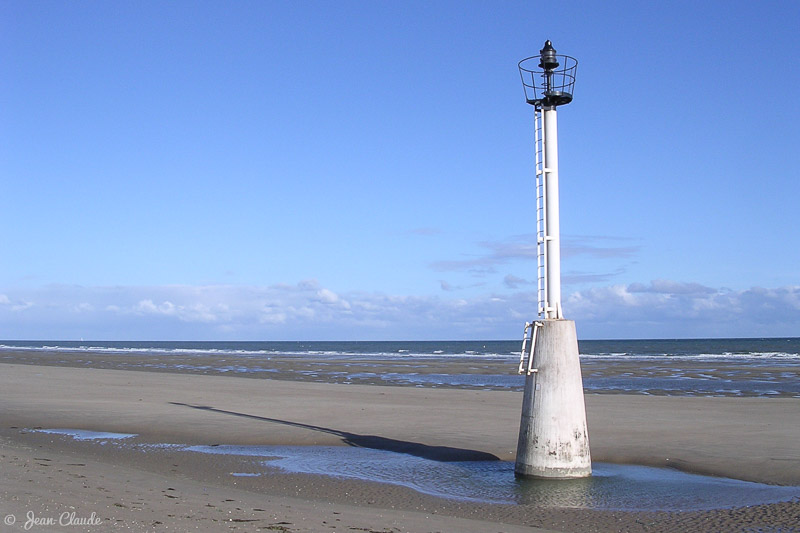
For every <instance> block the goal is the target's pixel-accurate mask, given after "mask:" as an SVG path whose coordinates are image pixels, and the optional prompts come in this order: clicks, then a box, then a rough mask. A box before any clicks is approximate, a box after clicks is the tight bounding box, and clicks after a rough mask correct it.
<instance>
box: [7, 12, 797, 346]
mask: <svg viewBox="0 0 800 533" xmlns="http://www.w3.org/2000/svg"><path fill="white" fill-rule="evenodd" d="M544 6H545V4H543V3H537V2H444V1H442V2H341V1H338V2H233V3H227V2H188V1H177V2H148V1H143V2H55V1H35V2H23V1H7V0H4V1H2V2H0V198H1V199H2V209H1V210H0V249H2V259H0V338H6V339H22V338H33V339H78V338H86V339H98V340H104V339H153V340H155V339H208V340H214V339H242V340H249V339H265V340H280V339H300V340H314V339H330V340H338V339H345V340H349V339H354V340H357V339H506V338H509V339H514V338H517V337H520V336H521V332H522V326H523V324H524V322H525V321H526V320H530V319H532V318H533V317H534V314H535V293H534V289H535V286H534V285H533V283H532V282H533V279H534V277H535V263H534V260H533V258H532V256H531V250H532V249H533V242H534V241H533V240H532V239H533V235H532V234H533V233H534V230H535V227H534V220H535V219H534V216H535V215H534V205H533V109H532V108H531V107H530V106H528V105H526V104H525V101H524V94H523V90H522V86H521V83H520V79H519V74H518V71H517V62H518V61H519V60H520V59H522V58H524V57H527V56H531V55H535V54H537V53H538V51H539V49H540V48H541V47H542V44H543V42H544V40H545V39H551V40H552V41H553V43H554V46H555V47H556V49H557V50H558V52H559V53H564V54H568V55H572V56H575V57H576V58H577V59H578V61H579V66H578V80H577V84H576V87H575V99H574V101H573V102H572V103H571V104H570V105H568V106H566V107H563V108H561V109H560V111H559V149H560V174H561V229H562V238H563V244H562V245H563V252H562V253H563V261H562V268H563V281H564V312H565V315H566V316H567V318H572V319H574V320H576V322H577V326H578V334H579V337H581V338H586V339H591V338H653V337H659V338H660V337H718V336H798V335H800V251H799V249H798V243H800V216H799V215H798V212H799V210H798V207H797V206H798V198H799V197H800V179H799V178H800V171H799V170H798V169H799V168H800V150H799V149H798V146H800V127H798V124H800V103H799V99H798V98H797V95H798V87H800V67H798V61H797V58H798V57H800V41H798V39H797V35H796V29H797V27H798V25H800V3H797V2H788V1H785V2H758V3H753V2H744V1H725V2H722V1H720V2H713V1H712V2H702V3H698V2H661V3H652V2H642V3H639V4H635V3H633V2H613V1H611V2H609V1H604V2H586V1H583V2H569V1H564V2H558V3H557V4H556V8H554V9H553V14H552V17H551V18H552V20H546V19H545V16H547V15H548V14H549V10H548V9H547V8H545V7H544Z"/></svg>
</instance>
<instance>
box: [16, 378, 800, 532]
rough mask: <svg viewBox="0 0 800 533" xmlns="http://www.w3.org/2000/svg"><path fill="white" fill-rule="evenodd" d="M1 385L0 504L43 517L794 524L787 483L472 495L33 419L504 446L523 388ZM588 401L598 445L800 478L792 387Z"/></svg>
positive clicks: (411, 526)
mask: <svg viewBox="0 0 800 533" xmlns="http://www.w3.org/2000/svg"><path fill="white" fill-rule="evenodd" d="M0 401H1V402H2V407H3V409H2V414H1V415H0V438H2V441H0V444H2V450H0V454H2V455H3V462H2V465H3V466H2V470H3V474H2V477H0V480H2V481H0V484H1V485H0V488H1V489H2V500H1V501H2V509H0V510H3V511H5V514H8V513H13V514H15V516H16V517H17V518H18V520H23V519H24V516H25V513H26V512H28V511H33V512H34V513H35V514H37V515H38V514H40V513H41V516H43V517H44V516H51V515H53V513H56V512H57V511H58V512H60V511H61V510H62V509H66V510H69V509H70V506H71V507H72V508H74V509H73V510H74V511H75V512H76V514H77V515H79V516H89V515H90V514H91V513H92V512H95V513H96V514H97V516H98V517H100V519H101V520H102V523H101V524H100V525H91V526H85V530H86V531H103V530H108V531H112V530H144V529H146V530H155V531H167V530H176V529H178V530H187V529H192V530H194V529H195V528H197V529H198V530H200V531H219V530H221V529H222V530H224V529H227V528H234V527H236V528H238V530H240V531H255V530H258V528H261V529H262V530H265V529H266V530H269V529H268V528H271V530H279V531H280V530H284V531H330V530H343V531H348V530H366V531H522V530H525V531H535V530H532V529H531V526H533V527H538V528H546V529H550V530H557V531H742V532H745V531H753V532H755V531H781V532H782V533H785V532H791V531H794V532H798V531H800V528H798V525H797V524H798V523H800V501H798V500H797V499H796V500H795V501H793V502H788V503H780V504H772V505H762V506H754V507H749V508H744V509H722V510H713V511H693V512H669V513H667V512H660V513H653V512H650V513H641V512H611V511H596V510H587V509H552V508H541V507H537V506H536V505H533V504H532V505H501V504H484V503H474V502H463V501H454V500H446V499H442V498H435V497H432V496H426V495H423V494H420V493H418V492H415V491H413V490H411V489H408V488H404V487H398V486H392V485H385V484H377V483H370V482H364V481H356V480H343V479H336V478H330V477H327V476H311V475H299V474H274V475H269V476H259V477H253V478H249V477H246V478H239V477H232V476H231V475H230V473H231V472H236V471H241V470H237V468H241V464H240V463H241V461H242V459H239V458H231V457H217V456H211V457H202V456H197V455H191V456H187V455H186V454H180V453H176V452H172V451H170V450H169V449H168V448H163V449H160V450H156V451H152V452H150V453H143V452H141V451H138V450H136V449H133V448H119V447H114V446H109V445H103V444H100V443H96V442H75V441H73V440H72V439H70V438H69V437H64V436H59V435H49V434H44V433H37V432H31V431H29V430H30V429H32V428H36V427H39V428H72V429H86V430H94V431H113V432H119V433H134V434H136V435H138V437H136V439H137V440H138V442H149V443H183V444H209V445H211V444H261V445H264V444H282V445H351V446H366V447H376V448H382V449H394V450H398V451H405V452H410V453H424V454H428V455H429V456H431V457H432V458H436V457H438V458H439V459H440V460H441V459H446V458H450V459H453V458H461V459H464V458H482V457H486V456H494V457H497V458H500V459H504V460H511V459H513V456H514V451H515V450H514V449H515V445H516V437H517V431H518V424H519V406H520V402H521V395H520V394H519V393H518V392H512V391H486V390H459V389H430V388H415V387H394V386H375V385H338V384H329V383H307V382H297V381H281V380H271V379H242V378H240V377H228V376H213V375H212V376H204V375H186V374H176V373H165V372H142V371H132V370H107V369H96V368H74V367H71V368H70V367H53V366H38V365H32V364H0ZM587 416H588V420H589V426H590V440H591V446H592V453H593V459H594V460H596V461H608V462H620V463H632V464H645V465H656V466H672V467H675V468H679V469H682V470H686V471H691V472H697V473H703V474H714V475H720V476H726V477H732V478H737V479H744V480H750V481H759V482H765V483H771V484H782V485H800V446H798V444H797V443H798V442H800V400H797V399H777V398H776V399H761V398H688V397H663V396H662V397H652V396H629V395H588V396H587ZM170 489H173V490H170ZM226 500H227V501H226ZM54 516H56V518H58V514H56V515H54ZM229 519H233V520H235V521H226V520H229ZM250 520H253V522H250ZM14 527H19V523H18V524H17V525H16V526H14ZM74 527H78V526H74ZM280 528H283V529H280ZM759 528H761V529H759ZM770 528H771V529H770ZM779 528H782V529H779ZM41 530H47V529H41ZM51 530H53V531H56V530H63V528H60V529H59V526H57V525H56V526H55V527H54V528H52V529H51ZM77 530H80V529H77Z"/></svg>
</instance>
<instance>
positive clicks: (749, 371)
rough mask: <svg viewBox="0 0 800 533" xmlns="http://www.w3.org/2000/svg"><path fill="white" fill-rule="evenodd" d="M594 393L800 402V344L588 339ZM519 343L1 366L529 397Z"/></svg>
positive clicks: (183, 352)
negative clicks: (519, 393)
mask: <svg viewBox="0 0 800 533" xmlns="http://www.w3.org/2000/svg"><path fill="white" fill-rule="evenodd" d="M578 344H579V352H580V360H581V368H582V373H583V383H584V388H585V390H586V392H587V393H600V394H614V393H625V394H644V395H667V396H734V397H736V396H741V397H747V396H749V397H764V398H787V397H789V398H800V338H797V337H794V338H749V339H655V340H641V339H639V340H582V341H579V343H578ZM520 349H521V343H520V342H519V341H497V340H492V341H350V342H348V341H331V342H323V341H313V342H302V341H280V342H273V341H263V342H261V341H258V342H244V341H238V342H236V341H205V342H194V341H153V342H148V341H10V340H8V341H0V362H6V363H23V364H46V365H56V366H59V365H60V366H84V367H94V368H111V369H125V370H149V371H161V372H178V373H192V374H224V375H236V376H240V377H249V378H271V379H288V380H297V381H316V382H327V383H347V384H382V385H397V386H414V387H432V388H464V389H489V390H521V389H522V388H523V385H524V379H523V377H522V376H520V375H519V374H518V373H517V367H518V364H519V358H520Z"/></svg>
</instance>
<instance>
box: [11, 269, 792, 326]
mask: <svg viewBox="0 0 800 533" xmlns="http://www.w3.org/2000/svg"><path fill="white" fill-rule="evenodd" d="M508 284H509V286H513V287H522V288H525V287H526V286H525V280H518V279H516V278H509V279H508ZM513 287H512V288H513ZM527 287H528V289H531V288H532V287H530V286H527ZM3 294H4V295H5V299H3V300H1V301H0V303H2V304H3V305H0V338H6V339H14V338H77V337H84V338H97V339H108V338H119V339H148V340H156V339H162V338H163V339H226V338H230V339H241V340H248V339H265V340H268V339H308V340H313V339H332V340H336V339H433V338H439V339H446V338H451V339H459V338H461V339H469V338H486V339H490V338H510V339H514V338H516V337H517V336H519V335H520V333H519V331H520V328H521V326H522V323H523V322H524V321H526V320H530V319H532V318H534V312H535V308H536V295H535V291H533V290H517V291H515V292H511V293H503V294H483V295H479V296H473V297H461V298H453V297H449V296H448V295H449V294H452V293H449V292H445V293H439V294H441V296H438V295H390V294H383V293H377V292H359V291H349V292H342V293H337V292H334V291H333V290H331V289H328V288H326V287H323V286H321V285H320V284H319V283H318V282H316V281H314V280H306V281H301V282H299V283H297V284H294V285H289V284H276V285H270V286H259V287H245V286H228V285H212V286H180V285H177V286H160V287H77V286H51V287H43V288H40V289H35V290H34V289H18V290H5V291H4V293H3ZM564 312H565V314H566V316H567V317H568V318H571V319H574V320H576V322H577V323H578V331H579V335H580V336H581V338H609V337H617V338H646V337H651V338H652V337H662V338H663V337H687V336H689V337H709V336H744V337H747V336H786V335H797V334H798V333H797V332H798V331H800V287H796V286H789V287H779V288H773V289H769V288H761V287H753V288H750V289H747V290H739V291H734V290H730V289H724V288H719V289H715V288H712V287H707V286H703V285H700V284H697V283H684V282H677V281H671V280H654V281H651V282H648V283H634V284H630V285H623V284H617V285H608V286H604V287H595V288H591V289H587V290H583V291H579V292H575V293H572V294H569V295H568V296H567V297H566V298H565V299H564Z"/></svg>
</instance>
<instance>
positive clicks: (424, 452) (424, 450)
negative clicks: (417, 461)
mask: <svg viewBox="0 0 800 533" xmlns="http://www.w3.org/2000/svg"><path fill="white" fill-rule="evenodd" d="M169 403H171V404H172V405H179V406H183V407H189V408H191V409H201V410H204V411H211V412H214V413H221V414H226V415H232V416H239V417H242V418H249V419H251V420H259V421H261V422H270V423H273V424H283V425H286V426H293V427H298V428H303V429H309V430H312V431H320V432H322V433H328V434H331V435H336V436H337V437H341V439H342V442H344V443H345V444H347V445H348V446H353V447H356V448H370V449H373V450H386V451H391V452H398V453H405V454H408V455H413V456H415V457H421V458H423V459H430V460H431V461H439V462H459V461H499V460H500V458H499V457H497V456H496V455H493V454H491V453H487V452H482V451H479V450H468V449H464V448H453V447H450V446H430V445H428V444H421V443H418V442H410V441H404V440H397V439H390V438H387V437H381V436H379V435H359V434H358V433H350V432H347V431H340V430H337V429H333V428H326V427H322V426H314V425H311V424H303V423H301V422H292V421H289V420H280V419H278V418H269V417H265V416H257V415H251V414H247V413H238V412H236V411H227V410H225V409H218V408H216V407H211V406H209V405H191V404H188V403H181V402H169Z"/></svg>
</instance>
